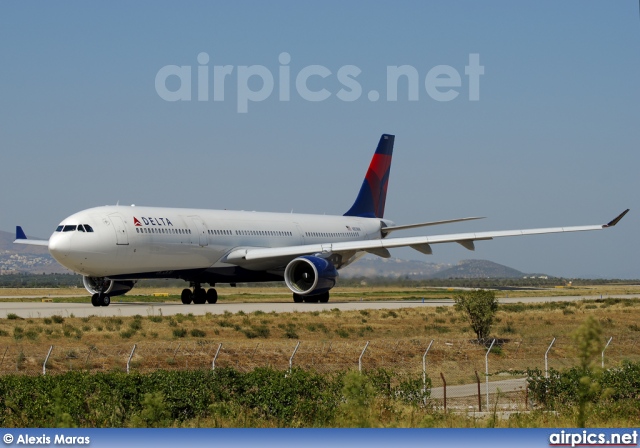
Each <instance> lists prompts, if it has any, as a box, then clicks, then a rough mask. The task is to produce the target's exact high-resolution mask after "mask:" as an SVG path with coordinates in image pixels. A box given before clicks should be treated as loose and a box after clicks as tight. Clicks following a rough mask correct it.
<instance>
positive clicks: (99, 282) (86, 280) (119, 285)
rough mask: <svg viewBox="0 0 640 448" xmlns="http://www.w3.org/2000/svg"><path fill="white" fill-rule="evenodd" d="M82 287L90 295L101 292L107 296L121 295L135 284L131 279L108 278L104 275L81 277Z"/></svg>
mask: <svg viewBox="0 0 640 448" xmlns="http://www.w3.org/2000/svg"><path fill="white" fill-rule="evenodd" d="M82 283H83V284H84V287H85V288H86V289H87V291H89V292H90V293H91V294H92V295H93V294H98V293H102V294H105V295H108V296H121V295H122V294H125V293H127V292H129V291H131V288H133V286H134V285H135V284H136V282H135V281H133V280H110V279H108V278H106V277H86V276H85V277H82Z"/></svg>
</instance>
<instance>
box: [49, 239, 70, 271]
mask: <svg viewBox="0 0 640 448" xmlns="http://www.w3.org/2000/svg"><path fill="white" fill-rule="evenodd" d="M70 248H71V241H70V238H67V235H65V234H63V233H58V234H54V235H52V236H51V238H50V239H49V253H50V254H51V256H52V257H53V258H55V259H56V261H57V262H58V263H60V264H62V265H63V266H64V265H65V264H64V259H65V258H66V257H67V256H68V255H69V250H70Z"/></svg>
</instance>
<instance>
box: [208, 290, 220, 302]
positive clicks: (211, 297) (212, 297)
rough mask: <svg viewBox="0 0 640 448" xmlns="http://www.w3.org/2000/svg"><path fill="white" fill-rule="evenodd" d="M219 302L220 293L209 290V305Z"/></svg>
mask: <svg viewBox="0 0 640 448" xmlns="http://www.w3.org/2000/svg"><path fill="white" fill-rule="evenodd" d="M217 301H218V291H216V290H215V289H213V288H209V290H208V291H207V303H216V302H217Z"/></svg>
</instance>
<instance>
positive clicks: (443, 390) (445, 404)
mask: <svg viewBox="0 0 640 448" xmlns="http://www.w3.org/2000/svg"><path fill="white" fill-rule="evenodd" d="M440 378H442V385H443V386H442V392H443V394H442V396H443V398H444V413H445V414H446V413H447V380H445V379H444V375H443V374H442V372H440Z"/></svg>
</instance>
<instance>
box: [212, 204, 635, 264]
mask: <svg viewBox="0 0 640 448" xmlns="http://www.w3.org/2000/svg"><path fill="white" fill-rule="evenodd" d="M628 211H629V209H627V210H625V211H624V212H622V213H621V214H620V215H618V216H617V217H616V218H615V219H613V220H612V221H609V222H608V223H607V224H600V225H591V226H574V227H550V228H540V229H523V230H502V231H492V232H477V233H454V234H450V235H435V236H412V237H405V238H385V239H381V240H366V241H346V242H336V243H321V244H307V245H302V246H286V247H273V248H267V247H264V248H262V247H256V248H238V249H235V250H232V251H231V252H230V253H229V254H227V256H226V257H225V260H224V261H225V262H227V263H231V264H235V265H239V266H242V265H244V264H249V263H251V262H252V261H267V260H268V259H274V261H275V260H279V261H281V260H283V259H286V258H291V257H298V256H301V255H313V254H318V253H320V254H321V253H343V252H354V251H366V252H371V253H373V254H377V255H380V256H388V255H386V254H388V250H387V249H391V248H395V247H411V248H412V249H415V250H417V251H419V252H422V253H424V254H431V245H432V244H441V243H458V244H460V245H462V246H463V247H465V248H467V249H469V250H474V249H475V245H474V241H480V240H491V239H493V238H502V237H507V236H524V235H540V234H545V233H564V232H585V231H590V230H602V229H606V228H609V227H613V226H615V225H616V224H617V223H618V222H619V221H620V220H621V219H622V218H623V217H624V215H626V214H627V212H628Z"/></svg>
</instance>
